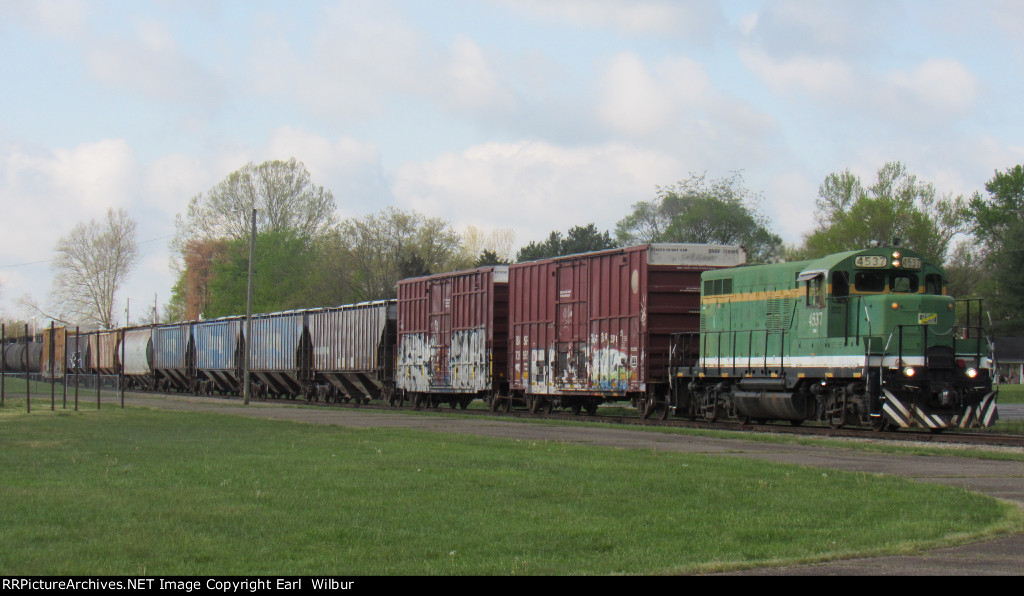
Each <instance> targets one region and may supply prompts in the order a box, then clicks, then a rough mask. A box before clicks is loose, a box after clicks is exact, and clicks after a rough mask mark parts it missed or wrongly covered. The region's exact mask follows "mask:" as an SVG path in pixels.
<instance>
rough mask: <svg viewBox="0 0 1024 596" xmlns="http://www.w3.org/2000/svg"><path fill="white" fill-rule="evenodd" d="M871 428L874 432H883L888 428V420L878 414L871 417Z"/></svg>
mask: <svg viewBox="0 0 1024 596" xmlns="http://www.w3.org/2000/svg"><path fill="white" fill-rule="evenodd" d="M871 430H873V431H875V432H876V433H880V432H885V431H887V430H889V421H888V420H886V419H885V416H878V417H877V418H872V419H871Z"/></svg>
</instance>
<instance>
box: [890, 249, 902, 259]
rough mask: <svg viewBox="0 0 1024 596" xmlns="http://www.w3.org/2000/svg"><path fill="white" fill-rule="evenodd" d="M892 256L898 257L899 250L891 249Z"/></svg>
mask: <svg viewBox="0 0 1024 596" xmlns="http://www.w3.org/2000/svg"><path fill="white" fill-rule="evenodd" d="M892 258H894V259H898V258H900V251H898V250H894V251H892Z"/></svg>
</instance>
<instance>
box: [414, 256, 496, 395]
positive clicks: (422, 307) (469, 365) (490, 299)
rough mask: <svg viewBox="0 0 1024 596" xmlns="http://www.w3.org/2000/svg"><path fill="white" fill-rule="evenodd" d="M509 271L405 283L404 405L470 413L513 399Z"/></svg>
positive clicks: (473, 272) (491, 269)
mask: <svg viewBox="0 0 1024 596" xmlns="http://www.w3.org/2000/svg"><path fill="white" fill-rule="evenodd" d="M507 346H508V267H506V266H497V267H482V268H479V269H473V270H470V271H460V272H455V273H444V274H439V275H431V276H425V277H417V278H411V279H405V280H402V281H399V282H398V355H397V361H396V367H397V376H396V379H395V388H396V392H397V398H398V401H399V403H402V402H404V401H405V400H409V401H411V402H412V403H413V405H415V406H420V405H433V406H437V405H439V404H441V403H445V402H447V403H448V404H450V405H451V407H452V408H454V407H456V405H458V406H459V407H461V408H463V409H465V408H466V407H467V406H468V405H469V404H470V402H472V401H473V400H474V399H476V398H480V399H483V400H485V401H486V402H487V403H489V404H496V403H497V399H498V398H499V396H501V395H507V393H508V379H507V377H506V368H507V360H508V358H507V353H508V350H507Z"/></svg>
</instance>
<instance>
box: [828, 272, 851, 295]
mask: <svg viewBox="0 0 1024 596" xmlns="http://www.w3.org/2000/svg"><path fill="white" fill-rule="evenodd" d="M849 296H850V273H849V272H848V271H836V272H835V273H833V274H832V299H833V300H835V301H836V302H845V301H846V299H847V298H848V297H849Z"/></svg>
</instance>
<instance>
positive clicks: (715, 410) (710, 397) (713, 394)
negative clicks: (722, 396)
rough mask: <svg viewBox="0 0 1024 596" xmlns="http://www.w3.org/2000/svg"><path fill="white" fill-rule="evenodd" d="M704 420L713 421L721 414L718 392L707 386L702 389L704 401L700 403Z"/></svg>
mask: <svg viewBox="0 0 1024 596" xmlns="http://www.w3.org/2000/svg"><path fill="white" fill-rule="evenodd" d="M702 406H703V407H702V408H701V409H702V411H703V412H702V413H703V414H704V420H705V421H707V422H715V421H716V420H718V417H719V416H721V415H722V408H721V406H719V405H718V392H717V391H715V390H714V389H712V388H711V387H708V388H707V389H705V390H704V403H703V404H702Z"/></svg>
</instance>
